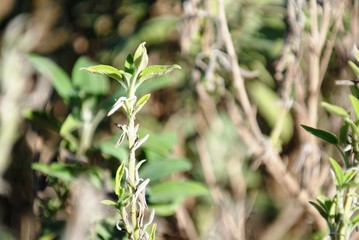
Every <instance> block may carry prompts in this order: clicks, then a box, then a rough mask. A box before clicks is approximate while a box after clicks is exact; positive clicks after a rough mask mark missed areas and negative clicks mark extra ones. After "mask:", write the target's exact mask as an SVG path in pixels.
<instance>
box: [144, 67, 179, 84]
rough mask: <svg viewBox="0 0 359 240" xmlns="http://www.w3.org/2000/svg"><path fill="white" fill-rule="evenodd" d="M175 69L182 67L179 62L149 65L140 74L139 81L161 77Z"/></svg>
mask: <svg viewBox="0 0 359 240" xmlns="http://www.w3.org/2000/svg"><path fill="white" fill-rule="evenodd" d="M174 69H181V67H180V66H179V65H177V64H174V65H152V66H148V67H146V68H145V69H143V71H142V72H141V74H140V76H139V83H142V82H143V81H146V80H148V79H150V78H154V77H159V76H162V75H165V74H167V73H170V72H171V71H172V70H174Z"/></svg>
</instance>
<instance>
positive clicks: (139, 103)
mask: <svg viewBox="0 0 359 240" xmlns="http://www.w3.org/2000/svg"><path fill="white" fill-rule="evenodd" d="M150 97H151V94H149V93H148V94H146V95H144V96H142V97H141V98H140V99H139V100H138V101H137V102H136V106H135V109H134V113H135V114H136V113H137V112H139V111H140V110H141V108H142V107H143V106H144V105H145V104H146V102H147V101H148V99H150Z"/></svg>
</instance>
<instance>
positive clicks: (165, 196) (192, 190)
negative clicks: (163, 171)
mask: <svg viewBox="0 0 359 240" xmlns="http://www.w3.org/2000/svg"><path fill="white" fill-rule="evenodd" d="M149 194H150V202H151V203H166V202H176V201H182V200H184V199H185V198H187V197H196V196H203V195H207V194H208V189H207V188H206V187H205V186H204V185H203V184H201V183H198V182H194V181H168V182H162V183H159V184H156V185H153V186H151V187H150V188H149Z"/></svg>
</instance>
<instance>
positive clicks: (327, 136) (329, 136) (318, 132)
mask: <svg viewBox="0 0 359 240" xmlns="http://www.w3.org/2000/svg"><path fill="white" fill-rule="evenodd" d="M301 126H302V128H304V129H305V130H306V131H307V132H309V133H311V134H313V135H314V136H316V137H319V138H321V139H323V140H324V141H326V142H328V143H331V144H338V139H337V136H335V134H334V133H332V132H329V131H325V130H322V129H317V128H312V127H309V126H306V125H301Z"/></svg>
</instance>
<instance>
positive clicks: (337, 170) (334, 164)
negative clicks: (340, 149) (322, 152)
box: [329, 158, 344, 188]
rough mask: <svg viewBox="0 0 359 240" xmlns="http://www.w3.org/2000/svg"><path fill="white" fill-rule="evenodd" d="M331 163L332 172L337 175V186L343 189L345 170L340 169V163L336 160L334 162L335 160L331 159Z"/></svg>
mask: <svg viewBox="0 0 359 240" xmlns="http://www.w3.org/2000/svg"><path fill="white" fill-rule="evenodd" d="M329 161H330V166H331V167H332V170H333V172H334V175H335V180H336V184H337V186H338V188H342V186H343V183H344V173H343V169H342V168H341V167H340V165H339V164H338V162H337V161H336V160H334V159H333V158H329Z"/></svg>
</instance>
